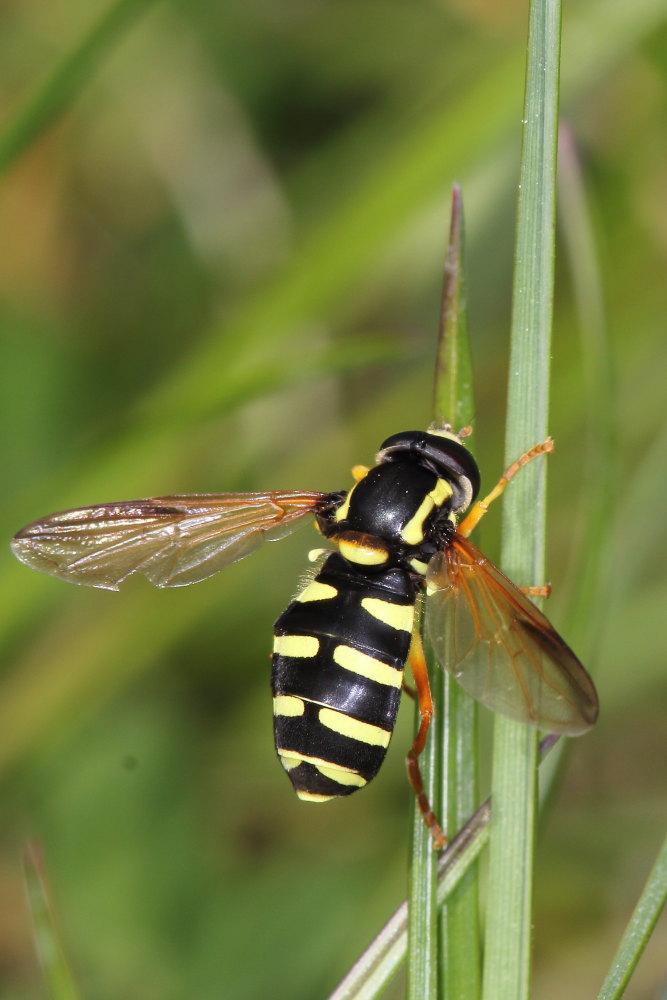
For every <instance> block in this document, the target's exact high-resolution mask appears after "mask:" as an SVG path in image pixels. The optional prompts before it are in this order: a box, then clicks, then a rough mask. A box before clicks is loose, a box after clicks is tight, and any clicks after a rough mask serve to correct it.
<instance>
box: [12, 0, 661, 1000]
mask: <svg viewBox="0 0 667 1000" xmlns="http://www.w3.org/2000/svg"><path fill="white" fill-rule="evenodd" d="M112 6H113V5H112ZM122 6H124V7H125V8H126V9H127V10H128V11H130V12H131V11H132V3H128V2H127V0H126V2H125V3H124V4H123V5H122ZM149 6H150V5H149ZM525 8H526V4H525V3H521V2H519V0H511V2H508V3H505V4H502V5H499V4H496V3H494V2H491V0H475V2H470V0H469V2H467V3H466V2H463V0H440V2H437V0H430V2H428V0H413V2H410V3H408V2H404V0H403V2H401V0H393V2H388V0H355V2H350V0H347V2H341V0H330V2H328V3H323V2H313V0H294V2H291V0H287V2H286V0H281V2H277V0H263V2H258V0H225V2H218V3H214V2H213V0H190V2H189V3H187V4H179V3H176V2H171V3H166V2H165V3H160V2H155V3H153V5H152V6H151V7H150V9H149V10H147V11H143V12H142V16H141V17H138V18H137V19H136V21H135V22H134V23H131V22H130V20H129V19H128V23H127V24H126V25H125V26H123V27H121V29H119V30H118V32H117V35H116V37H115V39H113V42H112V43H110V44H109V46H108V49H107V51H106V52H102V50H101V49H100V51H99V53H98V55H99V59H95V58H94V59H93V63H92V65H93V66H94V67H95V69H96V72H95V73H93V74H91V75H90V76H89V77H88V78H87V79H85V80H81V82H80V83H78V84H75V85H74V92H75V99H74V100H73V102H72V104H71V105H70V106H69V107H68V109H67V111H66V113H65V114H64V115H63V116H62V117H60V118H59V119H58V120H57V123H56V124H55V126H54V127H51V128H50V129H48V130H45V131H43V133H42V134H41V135H39V136H38V137H37V138H36V139H35V140H34V141H32V142H31V143H30V144H29V147H28V148H27V150H26V151H25V152H24V153H23V155H22V156H21V157H18V158H16V159H15V162H13V163H12V164H11V166H10V167H9V169H7V170H6V171H5V173H4V175H3V176H2V178H1V179H0V181H1V185H0V242H1V244H2V253H1V254H0V296H1V300H0V324H1V327H2V331H1V337H0V350H1V351H2V364H1V366H0V379H1V380H2V381H1V386H0V407H1V408H2V409H1V414H0V426H1V427H2V432H3V441H4V443H3V448H2V459H3V469H4V487H3V502H2V505H1V510H0V516H1V520H2V537H4V538H5V539H6V540H7V541H8V540H9V538H10V536H11V535H12V534H13V532H14V531H16V530H17V529H18V528H19V527H20V526H21V525H22V524H24V523H26V522H27V521H30V520H33V519H34V518H36V517H38V516H40V515H44V514H46V513H48V512H50V511H52V510H56V509H59V508H63V507H67V506H73V505H79V504H86V503H92V502H95V501H101V500H112V499H120V498H123V497H135V496H144V495H149V496H150V495H156V494H159V493H167V492H185V491H208V490H224V489H229V490H236V489H242V490H245V489H264V488H274V489H278V488H285V489H288V488H295V489H301V488H305V489H322V490H328V489H338V488H341V487H345V486H346V485H347V483H348V481H349V467H350V466H351V465H352V464H353V463H355V462H370V461H371V459H372V456H373V454H374V451H375V449H376V448H377V446H378V444H379V442H380V441H381V440H382V439H383V438H384V437H385V436H387V435H388V434H390V433H393V432H395V431H397V430H400V429H404V428H412V427H422V426H424V425H425V424H426V423H427V422H428V421H429V419H430V393H431V380H432V365H433V354H434V347H435V335H436V330H437V317H438V308H439V295H440V280H441V272H442V265H443V260H444V249H445V242H446V230H447V225H448V213H449V207H448V201H449V191H450V186H451V183H452V181H453V180H455V179H457V180H459V181H460V182H461V183H462V185H463V190H464V197H465V204H466V215H467V240H468V272H469V281H468V292H469V302H470V327H471V334H472V343H473V354H474V362H475V371H476V391H477V418H476V422H475V436H474V438H473V446H474V448H475V451H476V453H477V456H478V459H479V461H480V465H481V467H482V472H483V479H484V482H485V483H486V484H487V485H488V484H490V483H492V482H493V481H495V477H496V476H497V474H498V473H499V471H500V469H501V464H502V440H503V410H504V397H505V381H506V366H507V349H508V343H507V331H508V326H509V308H510V292H511V266H512V249H513V222H514V219H513V216H514V201H515V187H516V176H517V164H518V155H519V143H520V119H521V103H522V85H523V60H524V50H525V31H526V9H525ZM107 9H108V8H107V6H106V5H104V4H102V3H98V2H93V3H91V2H89V0H88V2H85V3H84V2H82V0H62V2H60V3H58V4H52V3H46V2H44V0H5V3H4V4H3V5H2V10H1V13H0V19H1V30H0V102H1V107H2V119H3V121H4V122H5V123H7V124H9V123H10V122H12V121H13V120H14V119H15V116H16V115H18V114H19V113H20V111H21V109H22V108H23V107H24V106H25V104H26V102H27V101H28V100H29V98H30V95H31V94H33V93H34V91H35V89H36V88H37V87H38V85H39V84H40V83H43V81H44V80H45V79H47V78H48V75H49V73H50V71H51V69H52V68H53V67H55V66H56V65H57V64H58V63H59V62H60V61H61V60H62V59H64V58H66V57H67V56H68V55H69V54H71V53H72V52H74V51H75V50H76V49H77V46H78V45H79V44H80V42H81V40H82V39H83V38H85V37H86V35H87V34H88V32H89V31H90V30H91V28H92V26H93V25H94V24H95V23H96V21H97V20H98V19H99V17H100V16H101V15H102V14H103V12H104V11H105V10H107ZM561 110H562V115H563V118H564V120H565V121H566V122H567V125H568V129H569V131H568V149H569V150H570V153H569V162H570V165H572V164H574V165H575V168H576V165H577V164H578V165H579V169H580V170H581V172H582V175H583V178H584V185H585V190H586V198H587V202H586V204H587V207H586V210H585V212H582V209H581V205H577V204H576V200H575V202H574V204H573V203H572V202H571V201H567V199H564V204H566V203H567V204H569V206H570V207H569V208H567V207H566V218H565V220H564V222H565V225H564V226H563V229H562V231H561V232H559V244H558V245H559V257H558V265H557V288H556V317H555V331H554V343H553V362H554V375H553V395H552V406H551V412H552V421H551V430H552V433H553V434H554V436H555V438H556V441H557V447H558V450H557V453H556V454H555V456H553V458H552V459H550V460H549V482H550V530H549V563H548V564H549V575H550V578H551V580H552V581H553V583H554V596H553V598H552V599H551V602H550V615H551V616H552V618H553V619H554V622H555V623H556V625H557V626H559V627H561V628H563V630H564V631H565V632H566V634H567V636H568V638H570V639H571V640H572V642H573V643H576V644H578V648H579V649H580V650H581V651H582V654H583V655H584V656H585V658H586V659H587V662H588V663H589V665H590V667H591V670H592V671H593V672H594V673H595V675H596V678H597V681H598V684H599V689H600V696H601V702H602V715H601V719H600V723H599V725H598V726H597V727H596V729H595V730H594V731H593V732H592V733H591V734H590V735H588V736H587V737H586V738H585V739H582V740H580V741H577V742H576V744H575V745H573V747H572V752H571V755H570V757H569V761H568V763H569V767H568V771H567V775H566V777H565V778H564V780H563V782H562V785H561V787H560V791H559V796H558V799H557V801H556V802H555V803H554V806H553V808H552V809H551V810H550V812H549V816H548V817H547V820H546V822H545V825H544V829H543V836H542V844H541V848H540V853H539V866H538V871H537V886H536V914H535V943H536V955H537V963H536V983H535V996H536V997H555V996H567V997H568V998H570V1000H578V998H579V997H581V998H583V997H590V996H591V995H594V993H595V992H596V991H597V987H598V985H599V983H600V982H601V980H602V978H603V975H604V972H605V970H606V968H607V965H608V963H609V961H610V960H611V957H612V954H613V951H614V949H615V946H616V943H617V939H618V937H619V935H620V932H621V930H622V928H623V926H624V924H625V922H626V920H627V918H628V916H629V914H630V912H631V909H632V907H633V905H634V902H635V900H636V897H637V895H638V893H639V891H640V888H641V885H642V884H643V881H644V879H645V877H646V875H647V873H648V870H649V868H650V865H651V863H652V859H653V856H654V854H655V851H656V850H657V848H658V845H659V843H660V841H661V839H662V837H663V835H664V826H665V820H666V819H667V805H666V802H665V795H664V789H665V779H666V777H667V759H666V755H665V743H664V724H665V709H666V707H667V680H666V676H665V657H664V652H663V650H664V646H665V639H664V619H665V607H666V606H667V583H666V582H665V572H664V567H665V557H666V544H665V542H666V539H665V519H664V517H663V516H662V515H663V511H664V502H663V496H664V489H665V469H666V468H667V420H666V416H667V412H666V407H665V398H666V395H667V389H666V386H667V338H666V337H665V316H666V315H667V282H666V281H665V273H666V270H667V12H666V11H665V9H664V4H662V3H660V2H658V0H635V2H634V3H632V4H627V3H625V2H623V3H622V2H620V0H604V2H603V0H597V2H592V0H591V2H584V0H580V2H571V3H569V4H566V8H565V24H564V42H563V94H562V104H561ZM0 141H1V140H0ZM575 172H576V170H575ZM575 186H576V185H575ZM567 213H569V215H568V214H567ZM586 213H590V219H591V220H592V227H593V233H594V238H595V247H594V250H593V255H592V256H591V254H590V253H589V248H588V247H587V242H586V241H587V232H586V225H585V223H586ZM565 232H569V233H570V239H569V240H568V241H566V240H564V239H563V238H562V233H565ZM566 245H567V247H568V248H569V249H567V250H566ZM573 279H574V280H573ZM582 338H583V339H582ZM606 352H609V355H610V357H611V365H610V368H611V371H608V370H607V361H606ZM586 359H589V362H587V360H586ZM591 428H592V430H591ZM607 431H608V432H609V437H608V439H607V445H606V447H607V448H608V451H604V450H602V451H601V450H600V449H601V447H602V445H603V444H604V441H605V434H606V432H607ZM591 448H592V450H591ZM596 454H597V455H598V456H600V455H601V456H602V457H603V462H602V463H601V465H600V467H598V465H596ZM610 455H611V459H610V457H609V456H610ZM600 485H602V486H603V487H604V489H603V490H602V491H600V490H599V489H598V488H597V487H599V486H600ZM592 519H596V520H594V521H592ZM488 522H489V523H488V524H487V523H486V522H485V524H484V528H483V531H482V532H481V537H482V544H483V545H484V548H485V550H486V551H488V553H489V555H490V556H491V557H492V558H493V557H495V556H497V551H498V549H497V528H498V522H499V517H498V513H496V514H495V515H494V516H492V517H490V518H489V519H488ZM591 523H593V526H595V525H596V524H598V525H599V526H600V532H599V536H600V537H599V538H597V539H596V538H595V537H594V535H595V532H591V530H590V528H591ZM582 538H585V539H587V542H586V544H587V545H591V546H593V547H594V551H593V552H592V553H590V554H591V555H592V556H593V557H594V561H597V565H598V566H602V567H603V568H604V570H603V573H602V578H603V585H602V586H601V585H600V581H599V577H598V580H597V581H595V574H593V577H592V579H593V580H594V585H593V584H591V583H587V581H589V580H590V579H591V578H590V577H588V576H582V570H581V565H582V564H581V559H580V556H581V555H582V553H581V552H579V551H578V549H580V548H581V545H580V544H578V543H579V542H580V540H581V539H582ZM313 544H316V536H315V534H314V533H313V532H312V530H311V529H310V528H304V529H303V530H302V531H301V532H300V533H297V534H296V535H293V536H291V537H290V538H289V539H287V540H286V541H283V542H282V543H281V544H280V545H268V546H265V547H264V549H262V550H261V551H260V552H259V553H257V554H256V555H255V556H254V557H253V558H252V559H250V560H248V561H247V562H244V563H241V564H237V565H235V566H233V567H231V568H230V569H229V570H227V571H226V572H225V573H224V574H222V575H221V576H219V577H217V578H214V579H211V580H209V581H207V582H205V583H202V584H199V585H198V586H196V587H192V588H187V589H181V590H175V591H171V592H170V591H165V592H161V591H157V590H154V589H152V588H151V587H150V586H149V585H148V583H147V582H146V581H145V580H144V579H143V578H141V579H133V580H131V581H129V582H128V583H127V585H126V586H125V587H124V588H123V590H122V592H121V593H119V594H110V593H103V592H95V591H91V592H88V591H86V590H84V589H78V588H74V587H69V586H67V585H65V584H63V583H60V582H57V581H54V580H51V579H48V578H42V577H40V576H38V575H37V574H33V573H30V572H29V571H28V570H27V569H25V568H24V567H22V566H21V565H19V564H18V563H17V562H15V561H14V560H13V559H12V557H11V555H10V554H9V551H8V549H7V548H5V550H4V555H3V556H2V563H1V566H0V573H1V579H0V587H1V588H2V590H1V599H0V615H1V622H2V640H3V653H2V673H1V677H0V768H1V770H0V779H1V781H2V808H1V810H0V983H1V985H0V998H2V1000H5V998H10V997H11V998H17V997H22V998H38V997H42V996H44V992H43V987H42V985H41V980H40V975H39V971H38V968H37V966H36V962H35V959H34V957H33V953H32V945H31V933H30V923H29V917H28V913H27V908H26V904H25V901H24V890H23V880H22V871H21V852H22V847H23V844H24V842H25V840H26V839H27V838H38V839H39V840H40V841H41V843H42V845H43V848H44V852H45V856H46V864H47V867H48V871H49V874H50V880H51V885H52V889H53V892H54V895H55V897H56V899H57V906H58V912H59V919H60V924H61V928H62V932H63V935H64V937H65V940H66V943H67V947H68V951H69V954H70V957H71V959H72V963H73V966H74V970H75V974H76V978H77V981H78V983H79V984H80V988H81V991H82V994H83V995H84V996H85V997H86V998H89V1000H92V998H95V1000H117V998H118V997H123V998H124V1000H132V998H141V1000H172V998H173V1000H176V998H181V997H184V996H196V997H198V998H199V1000H208V998H211V1000H213V998H219V997H233V998H235V1000H246V998H247V1000H252V998H259V997H265V996H267V995H269V996H271V997H273V998H275V1000H282V998H285V1000H286V998H290V1000H301V998H303V1000H315V998H318V997H324V996H325V995H326V994H327V992H328V991H329V990H331V989H332V988H333V986H334V985H335V984H336V982H337V981H338V979H339V978H340V976H341V975H342V974H343V973H344V972H345V971H346V969H347V968H348V967H349V965H350V964H351V962H352V961H353V960H354V959H355V958H356V956H357V955H358V953H359V952H360V951H361V949H362V948H363V947H364V946H365V944H366V943H367V942H368V940H369V939H370V937H371V936H372V934H373V933H374V932H375V931H376V930H377V929H378V928H379V927H380V925H381V924H382V922H383V921H384V920H385V919H386V917H388V916H389V914H390V912H391V911H392V910H393V908H394V907H395V906H396V905H397V904H398V902H399V901H400V900H401V899H402V898H403V896H404V893H405V878H406V875H405V858H406V841H407V836H408V829H409V815H410V793H409V789H408V785H407V781H406V778H405V773H404V766H403V760H402V758H403V754H404V752H405V749H406V748H407V746H408V743H409V739H410V726H411V712H410V709H409V708H407V709H404V710H403V711H402V713H401V718H400V720H399V725H398V728H397V733H396V737H395V739H394V742H393V745H392V749H391V752H390V754H389V758H388V761H387V763H386V765H385V767H384V769H383V771H382V774H381V777H380V778H379V779H378V781H377V782H375V783H374V785H373V786H371V787H370V788H369V789H368V790H367V791H365V792H364V794H363V795H359V796H354V797H352V798H351V799H349V800H347V801H342V802H339V803H333V804H331V805H328V806H325V807H323V808H322V809H321V810H320V809H316V808H314V807H309V806H306V805H304V804H301V803H299V802H298V801H297V800H296V798H295V797H294V796H293V794H292V792H291V788H290V786H289V783H288V781H287V780H286V778H285V776H284V774H283V773H282V770H281V768H280V766H279V765H278V763H277V761H276V759H275V757H274V752H273V746H272V728H271V705H270V695H269V659H268V657H269V651H270V646H271V624H272V621H273V620H274V618H275V617H276V616H277V615H278V614H279V612H280V611H281V610H282V608H283V607H284V606H285V605H286V603H287V602H288V601H289V599H290V597H291V595H292V594H293V592H294V590H295V588H296V583H297V580H298V579H299V574H300V573H302V572H303V569H304V565H305V553H306V551H307V550H308V548H310V547H312V545H313ZM583 555H584V556H586V555H588V553H583ZM578 610H579V612H580V613H579V614H578V613H577V612H578ZM666 952H667V926H666V924H665V920H664V918H663V921H662V923H661V924H659V926H658V930H657V932H656V935H655V937H654V940H653V942H652V944H651V945H650V947H649V949H648V951H647V953H646V955H645V957H644V959H643V961H642V964H641V966H640V969H639V973H638V975H637V977H636V979H635V981H634V982H633V984H632V986H631V988H630V990H629V992H628V994H627V995H628V997H633V998H652V997H657V996H663V995H664V994H663V993H660V992H659V991H660V989H661V988H662V989H663V990H664V989H665V984H666V983H667V966H666V965H665V960H664V955H665V953H666ZM390 994H391V995H392V996H397V997H398V996H400V995H401V990H400V982H397V984H396V986H395V987H394V988H393V992H392V991H390Z"/></svg>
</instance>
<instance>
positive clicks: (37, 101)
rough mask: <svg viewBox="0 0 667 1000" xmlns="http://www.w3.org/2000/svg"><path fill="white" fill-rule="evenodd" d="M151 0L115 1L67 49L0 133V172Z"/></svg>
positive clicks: (73, 95) (63, 106)
mask: <svg viewBox="0 0 667 1000" xmlns="http://www.w3.org/2000/svg"><path fill="white" fill-rule="evenodd" d="M153 2H154V0H118V2H117V3H114V4H112V5H111V7H109V9H108V10H107V11H106V12H105V13H104V14H103V15H102V17H101V18H100V20H99V21H98V22H97V24H95V25H94V26H93V28H92V29H91V30H90V32H89V33H88V34H87V35H86V37H85V38H84V39H83V40H82V41H81V42H80V43H79V45H77V46H76V48H74V49H73V50H72V51H71V52H69V53H68V54H67V55H66V56H65V58H64V59H63V60H62V62H61V63H60V65H59V66H57V67H56V68H55V70H54V71H53V72H52V73H51V75H50V76H49V77H48V78H47V79H46V80H45V81H44V83H43V84H42V86H41V87H40V88H39V89H38V90H37V92H36V93H35V94H34V95H33V97H32V98H31V99H30V100H29V101H28V102H27V103H26V104H25V105H24V107H22V108H21V109H20V110H19V112H18V114H17V115H16V116H15V118H14V120H13V121H11V122H10V123H9V125H8V127H7V128H6V129H5V130H4V131H3V132H2V135H0V174H3V173H5V171H6V170H8V169H9V167H11V166H12V164H13V163H15V162H16V160H17V159H18V158H19V157H20V156H21V154H22V153H23V152H24V151H25V150H26V149H28V147H29V146H30V145H31V143H32V142H34V140H35V139H36V138H37V136H39V135H40V133H42V132H43V131H44V129H46V128H48V126H49V125H51V124H52V123H53V122H54V121H55V120H56V119H57V118H58V116H59V115H60V114H62V112H63V111H64V110H65V109H66V108H67V106H68V105H69V104H70V103H71V102H72V101H73V100H74V99H75V98H76V97H77V96H78V94H79V93H81V91H83V89H84V88H85V86H86V84H87V83H88V80H89V79H90V77H91V76H92V75H93V73H94V72H95V70H96V69H97V68H98V67H99V65H100V63H101V62H102V60H103V59H104V57H105V56H106V55H107V53H108V52H109V51H110V50H111V49H112V48H113V46H114V45H115V44H116V42H117V41H118V40H119V39H120V38H122V37H123V35H124V34H125V32H126V31H127V30H128V29H129V28H130V27H131V26H132V24H133V22H134V21H135V20H136V18H138V17H140V16H141V14H142V13H143V12H144V11H145V10H146V9H147V8H148V7H150V5H151V4H152V3H153Z"/></svg>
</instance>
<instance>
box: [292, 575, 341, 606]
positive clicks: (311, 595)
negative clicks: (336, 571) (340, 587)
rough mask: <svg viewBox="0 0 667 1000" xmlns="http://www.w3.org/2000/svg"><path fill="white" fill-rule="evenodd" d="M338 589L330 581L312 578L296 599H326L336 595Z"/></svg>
mask: <svg viewBox="0 0 667 1000" xmlns="http://www.w3.org/2000/svg"><path fill="white" fill-rule="evenodd" d="M337 595H338V591H337V590H336V588H335V587H332V586H331V584H330V583H320V581H319V580H312V581H311V582H310V583H309V584H308V586H307V587H306V588H305V590H302V591H301V593H300V594H298V595H297V598H296V599H297V601H328V600H330V599H331V598H332V597H336V596H337Z"/></svg>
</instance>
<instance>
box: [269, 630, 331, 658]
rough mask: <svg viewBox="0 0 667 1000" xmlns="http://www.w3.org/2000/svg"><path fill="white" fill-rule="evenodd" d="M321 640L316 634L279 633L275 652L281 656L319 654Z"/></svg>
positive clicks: (276, 638) (274, 644)
mask: <svg viewBox="0 0 667 1000" xmlns="http://www.w3.org/2000/svg"><path fill="white" fill-rule="evenodd" d="M319 648H320V640H319V639H316V638H315V636H314V635H277V636H276V637H275V639H274V640H273V652H274V653H280V655H281V656H317V653H318V650H319Z"/></svg>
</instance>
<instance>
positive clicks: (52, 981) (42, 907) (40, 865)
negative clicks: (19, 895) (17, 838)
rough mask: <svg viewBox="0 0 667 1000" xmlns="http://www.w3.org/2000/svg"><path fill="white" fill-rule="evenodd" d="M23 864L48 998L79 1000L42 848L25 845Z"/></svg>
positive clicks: (36, 946)
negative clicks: (51, 895)
mask: <svg viewBox="0 0 667 1000" xmlns="http://www.w3.org/2000/svg"><path fill="white" fill-rule="evenodd" d="M24 865H25V882H26V890H27V893H28V901H29V904H30V911H31V914H32V924H33V937H34V941H35V950H36V952H37V956H38V958H39V963H40V965H41V967H42V972H43V974H44V981H45V983H46V987H47V991H48V995H49V997H50V998H51V1000H79V998H80V994H79V991H78V990H77V988H76V986H75V984H74V980H73V979H72V973H71V971H70V968H69V965H68V962H67V958H66V957H65V951H64V948H63V945H62V941H61V939H60V934H59V931H58V924H57V920H56V916H55V913H54V911H53V905H52V903H51V899H50V896H49V891H48V887H47V884H46V874H45V871H44V862H43V860H42V856H41V851H40V849H39V847H38V846H37V845H36V844H29V845H28V846H27V848H26V851H25V857H24Z"/></svg>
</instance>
